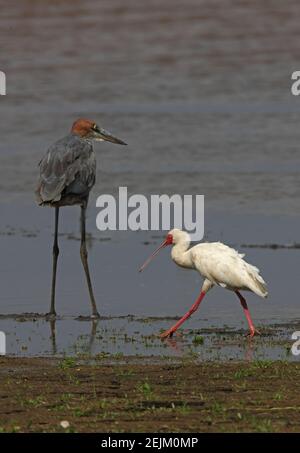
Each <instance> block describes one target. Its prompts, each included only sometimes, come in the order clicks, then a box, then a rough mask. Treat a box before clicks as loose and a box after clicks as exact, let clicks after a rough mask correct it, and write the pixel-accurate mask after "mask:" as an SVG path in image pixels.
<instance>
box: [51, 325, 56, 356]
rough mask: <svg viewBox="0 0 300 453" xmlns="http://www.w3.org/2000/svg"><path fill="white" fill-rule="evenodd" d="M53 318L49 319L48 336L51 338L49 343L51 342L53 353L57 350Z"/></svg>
mask: <svg viewBox="0 0 300 453" xmlns="http://www.w3.org/2000/svg"><path fill="white" fill-rule="evenodd" d="M55 322H56V321H55V319H50V331H51V334H50V338H51V344H52V354H53V355H55V354H56V352H57V347H56V335H55Z"/></svg>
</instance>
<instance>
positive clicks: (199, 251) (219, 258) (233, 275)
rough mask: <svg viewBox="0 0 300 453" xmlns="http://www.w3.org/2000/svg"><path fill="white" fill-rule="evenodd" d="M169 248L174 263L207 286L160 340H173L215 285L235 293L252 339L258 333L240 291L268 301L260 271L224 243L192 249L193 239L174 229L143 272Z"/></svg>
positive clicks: (150, 258) (149, 259)
mask: <svg viewBox="0 0 300 453" xmlns="http://www.w3.org/2000/svg"><path fill="white" fill-rule="evenodd" d="M167 245H173V248H172V252H171V256H172V260H173V261H175V263H176V264H178V266H181V267H185V268H188V269H195V270H196V271H198V272H199V273H200V275H201V276H202V277H203V278H204V282H203V285H202V289H201V292H200V295H199V297H198V299H197V300H196V302H195V303H194V304H193V305H192V307H191V308H190V310H189V311H188V312H187V313H186V314H185V315H184V316H183V317H182V318H181V319H180V320H179V321H178V322H177V323H176V324H175V325H174V326H172V327H171V328H170V329H168V330H166V331H165V332H163V333H162V334H161V338H167V337H171V336H172V335H173V333H174V332H175V331H176V330H177V329H178V328H179V327H180V326H181V325H182V324H183V323H184V321H185V320H186V319H188V318H189V317H190V316H191V315H192V314H193V313H194V312H195V311H196V310H197V308H198V307H199V305H200V303H201V301H202V300H203V298H204V296H205V294H206V293H207V292H208V290H210V289H211V288H212V287H213V286H214V285H219V286H221V287H222V288H226V289H229V290H231V291H234V292H235V293H236V295H237V296H238V298H239V300H240V303H241V305H242V307H243V310H244V312H245V315H246V318H247V321H248V325H249V329H250V332H249V336H250V337H253V336H254V335H255V333H259V332H258V330H257V329H255V327H254V324H253V322H252V319H251V316H250V312H249V309H248V306H247V302H246V300H245V298H244V297H243V296H242V294H241V293H240V291H252V292H253V293H255V294H257V295H258V296H260V297H267V295H268V291H267V286H266V283H265V281H264V279H263V278H262V276H261V275H260V273H259V270H258V269H257V267H255V266H252V264H249V263H247V262H246V261H245V260H244V259H243V257H244V255H243V254H240V253H238V252H237V251H236V250H234V249H233V248H231V247H228V246H227V245H225V244H222V243H221V242H211V243H207V242H205V243H202V244H198V245H195V246H194V247H192V248H190V249H189V246H190V236H189V235H188V233H186V232H184V231H181V230H178V229H174V230H171V231H170V232H169V233H168V234H167V237H166V239H165V241H164V242H163V243H162V244H161V245H160V247H159V248H158V249H157V250H156V251H155V252H154V253H153V254H152V255H151V256H150V257H149V258H148V260H147V261H146V262H145V263H144V264H143V266H142V267H141V268H140V272H141V271H143V270H144V269H145V267H146V266H147V265H148V264H149V263H150V261H151V260H152V259H153V258H154V257H155V256H156V255H157V253H158V252H159V251H160V250H161V249H162V248H164V247H166V246H167Z"/></svg>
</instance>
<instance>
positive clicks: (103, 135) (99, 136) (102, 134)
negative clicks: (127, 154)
mask: <svg viewBox="0 0 300 453" xmlns="http://www.w3.org/2000/svg"><path fill="white" fill-rule="evenodd" d="M95 140H105V141H106V142H111V143H116V144H118V145H127V143H125V142H123V141H122V140H120V139H119V138H117V137H114V136H113V135H112V134H111V133H110V132H108V131H106V130H105V129H102V128H100V127H99V128H98V129H97V130H95Z"/></svg>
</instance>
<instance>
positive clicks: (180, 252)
mask: <svg viewBox="0 0 300 453" xmlns="http://www.w3.org/2000/svg"><path fill="white" fill-rule="evenodd" d="M189 245H190V243H189V242H187V241H184V242H179V243H178V244H175V245H174V246H173V248H172V252H171V256H172V260H173V261H175V263H176V264H178V266H181V267H186V268H189V269H191V268H193V267H194V265H193V262H192V259H191V254H190V250H188V248H189Z"/></svg>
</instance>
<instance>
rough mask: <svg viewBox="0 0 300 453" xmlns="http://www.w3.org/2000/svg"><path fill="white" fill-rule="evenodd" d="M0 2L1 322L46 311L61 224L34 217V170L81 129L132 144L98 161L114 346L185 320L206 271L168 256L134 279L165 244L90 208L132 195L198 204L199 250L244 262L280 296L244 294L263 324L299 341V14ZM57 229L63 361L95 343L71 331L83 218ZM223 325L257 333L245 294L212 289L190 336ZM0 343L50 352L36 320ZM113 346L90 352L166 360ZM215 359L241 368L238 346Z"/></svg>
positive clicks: (97, 251)
mask: <svg viewBox="0 0 300 453" xmlns="http://www.w3.org/2000/svg"><path fill="white" fill-rule="evenodd" d="M1 3H3V5H1V17H0V41H1V43H2V46H3V49H4V51H3V52H2V54H1V60H0V69H1V70H4V71H5V72H6V75H7V84H8V85H7V96H5V97H4V96H1V97H0V113H1V118H2V121H1V122H0V137H1V141H0V203H1V205H0V210H1V218H0V250H1V254H0V278H1V293H0V313H2V314H15V313H17V314H20V313H25V312H32V313H45V312H46V311H47V310H48V304H49V290H50V272H51V241H52V227H53V212H52V211H51V210H50V209H46V208H45V209H41V208H38V207H36V206H35V205H34V197H33V188H34V186H35V182H36V178H37V172H38V169H37V163H38V161H39V160H40V158H41V156H42V155H43V153H44V152H45V150H46V149H47V147H48V146H49V145H50V144H51V143H52V142H53V141H54V140H56V139H57V138H60V137H61V136H63V135H65V134H66V132H67V130H68V129H69V127H70V125H71V123H72V122H73V120H74V119H75V118H77V117H78V116H87V117H91V118H92V119H94V120H96V121H97V122H99V123H100V124H101V125H102V126H104V127H105V128H107V129H109V130H110V129H111V130H112V132H114V133H115V134H116V135H117V136H119V137H120V138H121V139H123V140H125V141H126V142H128V143H129V146H128V147H117V146H113V145H111V144H107V143H106V144H96V145H95V146H96V149H97V153H98V179H97V184H96V186H95V188H94V191H93V194H92V196H91V200H90V207H89V211H88V216H89V218H88V231H89V232H90V237H89V248H90V262H91V269H92V275H93V280H94V284H95V293H96V298H97V301H98V304H99V309H100V312H101V314H102V315H103V316H115V317H116V318H112V319H109V320H108V321H100V323H99V325H98V326H97V332H98V329H100V332H101V331H102V329H103V323H104V324H105V323H108V327H107V328H108V331H109V332H110V333H109V336H108V338H110V337H111V336H112V335H113V332H115V331H116V330H118V329H119V328H120V323H121V324H122V329H123V330H122V332H123V331H124V332H125V331H126V329H128V330H129V332H130V329H131V327H132V326H133V325H135V323H136V325H137V327H136V328H137V329H138V330H139V332H140V335H148V334H149V335H152V333H155V332H157V331H158V330H159V329H160V328H161V327H167V326H168V325H169V324H168V322H169V321H168V322H166V321H161V322H158V321H157V322H155V323H154V324H152V323H150V324H149V325H148V323H145V322H142V323H139V322H138V321H136V320H135V321H134V322H133V321H130V322H129V321H128V319H127V318H124V319H122V320H120V318H118V317H119V316H123V315H124V316H127V315H128V314H131V315H134V316H135V317H140V318H143V319H147V317H148V316H162V317H164V316H171V317H174V316H179V315H181V314H183V313H184V312H185V311H186V310H187V309H188V308H189V307H190V305H191V304H192V303H193V301H194V299H195V297H196V296H197V293H198V291H199V289H200V285H201V283H200V279H199V277H198V275H197V274H196V273H193V272H188V271H184V270H182V269H178V268H177V267H176V266H175V265H174V264H173V263H171V260H170V256H169V252H168V251H164V252H162V253H161V256H160V257H158V258H157V259H156V262H153V263H152V265H151V267H149V268H148V269H147V271H146V272H144V273H143V274H142V275H140V274H138V272H137V269H138V267H139V266H140V265H141V263H143V261H144V259H145V258H146V257H147V256H148V255H149V254H150V252H151V251H152V250H153V249H154V248H155V247H156V246H157V244H158V243H159V242H160V241H161V239H162V237H163V233H162V232H157V233H156V232H153V233H151V232H150V233H125V232H124V233H120V232H109V233H105V234H104V233H100V232H99V231H97V229H96V225H95V216H96V209H95V197H96V196H97V195H100V194H101V193H113V194H115V193H116V192H117V190H118V187H119V186H128V191H129V193H141V194H152V193H154V194H156V193H159V194H161V193H169V194H172V193H180V194H204V195H205V240H212V241H214V240H222V241H224V242H226V243H228V244H230V245H233V246H235V247H237V248H238V249H239V250H240V251H242V252H245V253H246V254H247V259H248V260H249V261H250V262H253V264H255V265H257V266H258V267H259V268H260V269H261V270H262V274H263V276H264V278H265V279H266V281H267V282H268V284H269V289H270V297H269V299H268V300H267V301H263V300H260V299H259V298H258V297H256V296H254V295H251V294H249V295H248V299H247V300H249V306H250V309H251V312H252V316H253V319H254V321H255V322H257V323H258V324H263V325H271V324H272V323H279V324H280V325H282V324H284V325H285V326H289V325H290V326H291V327H290V328H288V327H282V329H283V330H284V331H285V333H282V334H280V335H283V336H284V338H285V341H290V340H289V338H290V335H291V332H292V331H294V330H297V328H296V327H297V320H299V319H300V313H299V297H298V288H297V283H298V278H299V277H298V275H299V271H298V269H299V264H300V249H299V248H297V247H296V246H295V244H299V242H300V239H299V227H300V216H299V197H300V186H299V168H300V165H299V164H300V154H299V141H300V140H299V139H300V128H299V113H300V103H299V99H298V98H296V97H293V96H292V95H291V93H290V87H291V80H290V76H291V73H292V72H293V71H294V70H297V69H299V61H298V60H299V59H298V54H299V49H298V41H297V39H296V36H297V35H298V28H299V27H298V24H299V16H300V7H299V4H298V2H297V1H296V0H288V1H287V2H285V3H284V4H283V3H282V2H281V1H280V0H275V1H273V2H271V3H270V2H268V3H265V2H260V1H258V0H254V1H253V0H252V1H244V2H240V1H236V0H229V1H228V2H227V3H226V5H227V6H226V8H225V7H223V2H221V0H213V1H211V0H210V1H208V0H202V1H201V2H199V1H198V0H187V1H185V2H184V4H183V3H182V2H179V1H177V0H176V1H172V2H171V1H169V0H167V1H165V2H163V4H162V3H161V2H158V1H157V0H150V1H147V2H140V1H138V0H130V1H128V2H126V5H125V4H124V2H122V1H121V0H115V1H114V2H110V1H101V2H99V1H96V0H88V1H86V2H84V3H83V2H79V1H78V0H75V1H73V2H71V3H70V2H68V1H61V2H55V3H53V2H51V1H44V2H42V3H39V2H32V1H31V0H24V1H23V2H21V3H20V2H17V1H11V2H8V3H7V2H5V4H4V2H1V0H0V4H1ZM120 148H122V149H120ZM124 148H125V149H124ZM60 231H61V236H60V243H61V250H62V254H61V256H60V262H59V277H58V288H57V309H58V312H59V314H61V315H63V316H64V318H63V320H61V321H58V322H57V326H56V327H57V332H58V333H57V337H56V342H57V345H56V346H55V347H56V351H57V353H59V354H61V353H62V352H63V351H64V350H66V351H67V352H68V353H70V354H71V353H74V348H75V346H74V345H76V344H77V343H78V341H79V340H78V339H79V337H80V336H81V335H83V336H85V337H84V338H85V340H84V341H83V343H84V344H85V343H86V344H89V342H90V339H89V335H90V334H89V331H90V325H89V324H90V323H88V322H82V323H80V322H79V321H76V320H75V319H74V318H75V317H77V316H79V315H89V312H90V307H89V300H88V297H87V289H86V285H85V281H84V277H83V271H82V268H81V263H80V259H79V243H78V240H79V232H78V231H79V221H78V210H77V209H75V208H73V209H69V208H68V209H64V210H63V215H62V217H61V225H60ZM261 246H263V247H261ZM278 246H280V248H276V247H278ZM286 246H289V247H290V248H286ZM134 319H136V318H134ZM295 323H296V324H295ZM224 324H226V325H227V326H228V327H229V328H230V329H234V330H235V331H236V330H237V329H240V328H243V329H245V326H246V324H245V321H244V317H243V313H242V310H241V308H240V306H239V302H238V301H237V300H236V298H235V296H234V295H233V294H231V293H229V292H226V291H223V290H222V289H220V288H217V289H213V290H212V291H211V292H210V293H209V294H208V296H207V300H206V301H205V302H203V304H202V305H201V310H199V312H198V313H197V314H195V316H194V318H193V319H192V320H190V321H189V322H188V324H187V325H186V329H189V328H193V329H197V328H199V329H201V328H203V327H204V326H207V327H209V326H211V327H212V326H214V327H215V328H223V327H224ZM99 326H100V327H99ZM1 329H2V330H4V331H5V332H6V333H7V335H8V350H9V351H10V352H11V353H18V354H25V355H26V354H30V355H31V354H38V355H40V354H51V353H53V351H54V350H53V349H52V348H53V343H52V340H51V339H50V338H49V335H50V334H49V324H48V323H47V322H45V321H44V320H42V319H39V318H38V320H37V321H36V322H32V321H28V320H27V321H26V322H24V323H21V322H19V321H16V320H15V319H14V318H8V319H0V330H1ZM279 330H280V329H279ZM63 332H67V335H64V334H63ZM274 335H275V337H274V341H275V342H276V341H277V340H276V338H277V337H276V335H277V334H276V333H274ZM29 337H30V338H31V340H30V341H29V340H28V338H29ZM14 338H17V339H18V340H19V343H18V344H19V345H22V344H23V343H24V344H25V346H26V348H27V349H24V350H22V349H21V348H20V347H19V346H18V347H16V345H15V340H14ZM209 338H211V336H209ZM229 338H231V337H230V336H229ZM191 341H192V334H191V335H190V336H189V337H188V339H187V340H182V342H183V349H184V351H185V352H186V350H187V349H186V348H189V343H191ZM205 341H208V342H209V341H212V344H218V339H214V338H213V339H212V340H210V339H207V340H205ZM102 343H103V342H102V340H101V341H99V342H98V344H97V345H96V346H94V348H95V349H94V353H95V352H101V351H102V349H101V348H103V351H106V352H109V353H115V352H122V353H124V354H129V355H130V354H135V353H138V354H148V353H150V352H149V351H151V354H152V353H153V354H161V353H165V351H168V353H172V352H170V351H172V350H173V349H172V348H171V349H170V348H168V347H167V346H166V345H165V344H161V343H160V342H159V341H158V340H155V341H154V345H153V344H151V346H150V347H148V348H146V347H145V346H144V344H143V341H142V339H141V337H139V340H138V341H137V342H136V344H135V345H134V346H132V344H130V343H129V344H125V343H124V341H123V339H122V338H121V337H120V338H119V337H118V341H117V344H118V346H116V345H114V343H113V342H111V343H110V342H109V341H105V342H104V344H102ZM179 343H180V344H181V340H180V341H179ZM229 343H230V342H229ZM205 344H206V345H207V343H205ZM264 344H265V343H264V341H263V345H264ZM263 345H262V354H265V355H266V357H275V356H276V355H278V354H279V356H281V355H282V354H283V355H284V354H285V346H280V347H279V349H278V346H275V345H273V346H272V347H270V349H268V348H269V347H267V346H263ZM202 349H203V348H202ZM209 349H210V348H209V347H207V350H209ZM75 350H76V348H75ZM217 350H218V351H223V352H224V351H228V356H226V357H229V358H230V357H231V356H232V354H233V355H234V356H235V355H236V354H237V356H238V357H240V358H241V357H244V350H243V348H242V350H237V348H236V346H230V344H229V345H228V344H227V345H226V346H224V345H223V346H222V345H219V348H217ZM237 351H238V352H237ZM185 352H184V353H185ZM208 357H210V356H209V355H208ZM211 357H212V356H211Z"/></svg>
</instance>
